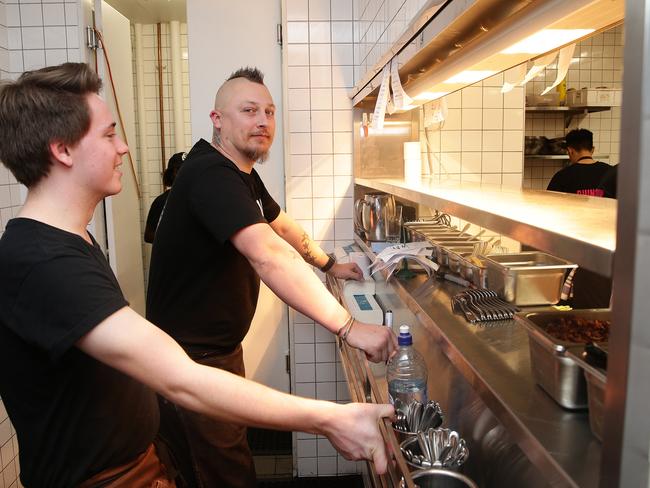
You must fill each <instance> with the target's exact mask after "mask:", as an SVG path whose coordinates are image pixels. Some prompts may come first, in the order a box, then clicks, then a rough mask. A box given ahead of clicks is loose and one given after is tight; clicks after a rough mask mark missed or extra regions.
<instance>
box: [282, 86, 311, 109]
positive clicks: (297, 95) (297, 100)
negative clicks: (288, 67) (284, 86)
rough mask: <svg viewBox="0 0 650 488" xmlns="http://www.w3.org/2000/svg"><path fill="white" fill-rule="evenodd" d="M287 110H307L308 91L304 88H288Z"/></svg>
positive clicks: (308, 107) (308, 102)
mask: <svg viewBox="0 0 650 488" xmlns="http://www.w3.org/2000/svg"><path fill="white" fill-rule="evenodd" d="M287 96H288V99H289V110H309V109H310V106H311V105H310V92H309V90H308V89H306V88H293V89H292V88H289V89H288V95H287Z"/></svg>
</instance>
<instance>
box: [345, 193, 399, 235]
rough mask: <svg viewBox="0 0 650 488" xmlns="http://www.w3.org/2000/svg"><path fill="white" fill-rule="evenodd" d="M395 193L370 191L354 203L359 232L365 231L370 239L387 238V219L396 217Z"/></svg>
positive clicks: (356, 224) (355, 219)
mask: <svg viewBox="0 0 650 488" xmlns="http://www.w3.org/2000/svg"><path fill="white" fill-rule="evenodd" d="M395 212H396V206H395V198H394V197H393V195H389V194H386V193H368V194H366V195H364V197H363V198H362V199H359V200H357V201H356V202H355V204H354V221H355V222H354V223H355V227H356V229H357V232H363V233H364V234H365V236H366V239H368V240H369V241H385V240H386V221H387V220H388V219H389V218H393V217H395Z"/></svg>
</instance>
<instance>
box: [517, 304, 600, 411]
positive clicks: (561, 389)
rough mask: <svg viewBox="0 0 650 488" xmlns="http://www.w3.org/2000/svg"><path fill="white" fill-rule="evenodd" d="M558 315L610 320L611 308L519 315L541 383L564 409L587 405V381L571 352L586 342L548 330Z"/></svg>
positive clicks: (533, 368) (539, 382)
mask: <svg viewBox="0 0 650 488" xmlns="http://www.w3.org/2000/svg"><path fill="white" fill-rule="evenodd" d="M558 317H566V318H585V319H600V320H610V319H611V311H610V310H605V309H590V310H570V311H566V312H560V311H553V312H520V313H518V314H515V320H516V321H517V322H519V323H521V324H522V325H523V326H524V327H525V328H526V331H527V332H528V337H529V341H528V345H529V347H530V363H531V368H532V370H533V377H534V378H535V381H536V382H537V384H538V385H540V386H541V387H542V389H543V390H544V391H546V393H548V394H549V395H550V396H551V397H552V398H553V399H554V400H555V401H556V402H557V403H559V404H560V405H561V406H563V407H564V408H568V409H581V408H586V407H587V405H588V402H587V384H586V381H585V377H584V375H583V373H582V368H581V367H580V366H579V365H578V364H577V363H576V362H575V361H574V360H573V359H572V358H571V357H569V356H568V355H567V351H569V350H571V351H573V350H577V351H580V350H582V349H584V344H581V343H576V342H566V341H560V340H558V339H556V338H554V337H552V336H551V335H549V334H548V333H546V331H545V330H544V326H545V325H546V324H548V323H549V322H550V321H552V320H554V319H557V318H558Z"/></svg>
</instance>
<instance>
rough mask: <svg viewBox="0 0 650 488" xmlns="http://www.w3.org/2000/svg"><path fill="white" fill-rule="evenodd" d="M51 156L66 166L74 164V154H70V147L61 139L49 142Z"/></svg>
mask: <svg viewBox="0 0 650 488" xmlns="http://www.w3.org/2000/svg"><path fill="white" fill-rule="evenodd" d="M49 149H50V156H51V157H52V159H53V160H54V161H56V162H59V163H61V164H63V165H65V166H68V167H70V166H72V155H71V154H70V147H69V146H68V145H67V144H65V143H64V142H61V141H54V142H50V144H49Z"/></svg>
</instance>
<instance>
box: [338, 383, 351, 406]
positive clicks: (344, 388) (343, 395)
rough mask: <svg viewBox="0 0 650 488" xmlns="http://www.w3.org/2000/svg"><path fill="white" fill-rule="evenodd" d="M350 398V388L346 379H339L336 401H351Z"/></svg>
mask: <svg viewBox="0 0 650 488" xmlns="http://www.w3.org/2000/svg"><path fill="white" fill-rule="evenodd" d="M350 400H351V398H350V389H349V388H348V384H347V382H346V381H337V382H336V401H337V402H349V401H350Z"/></svg>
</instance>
